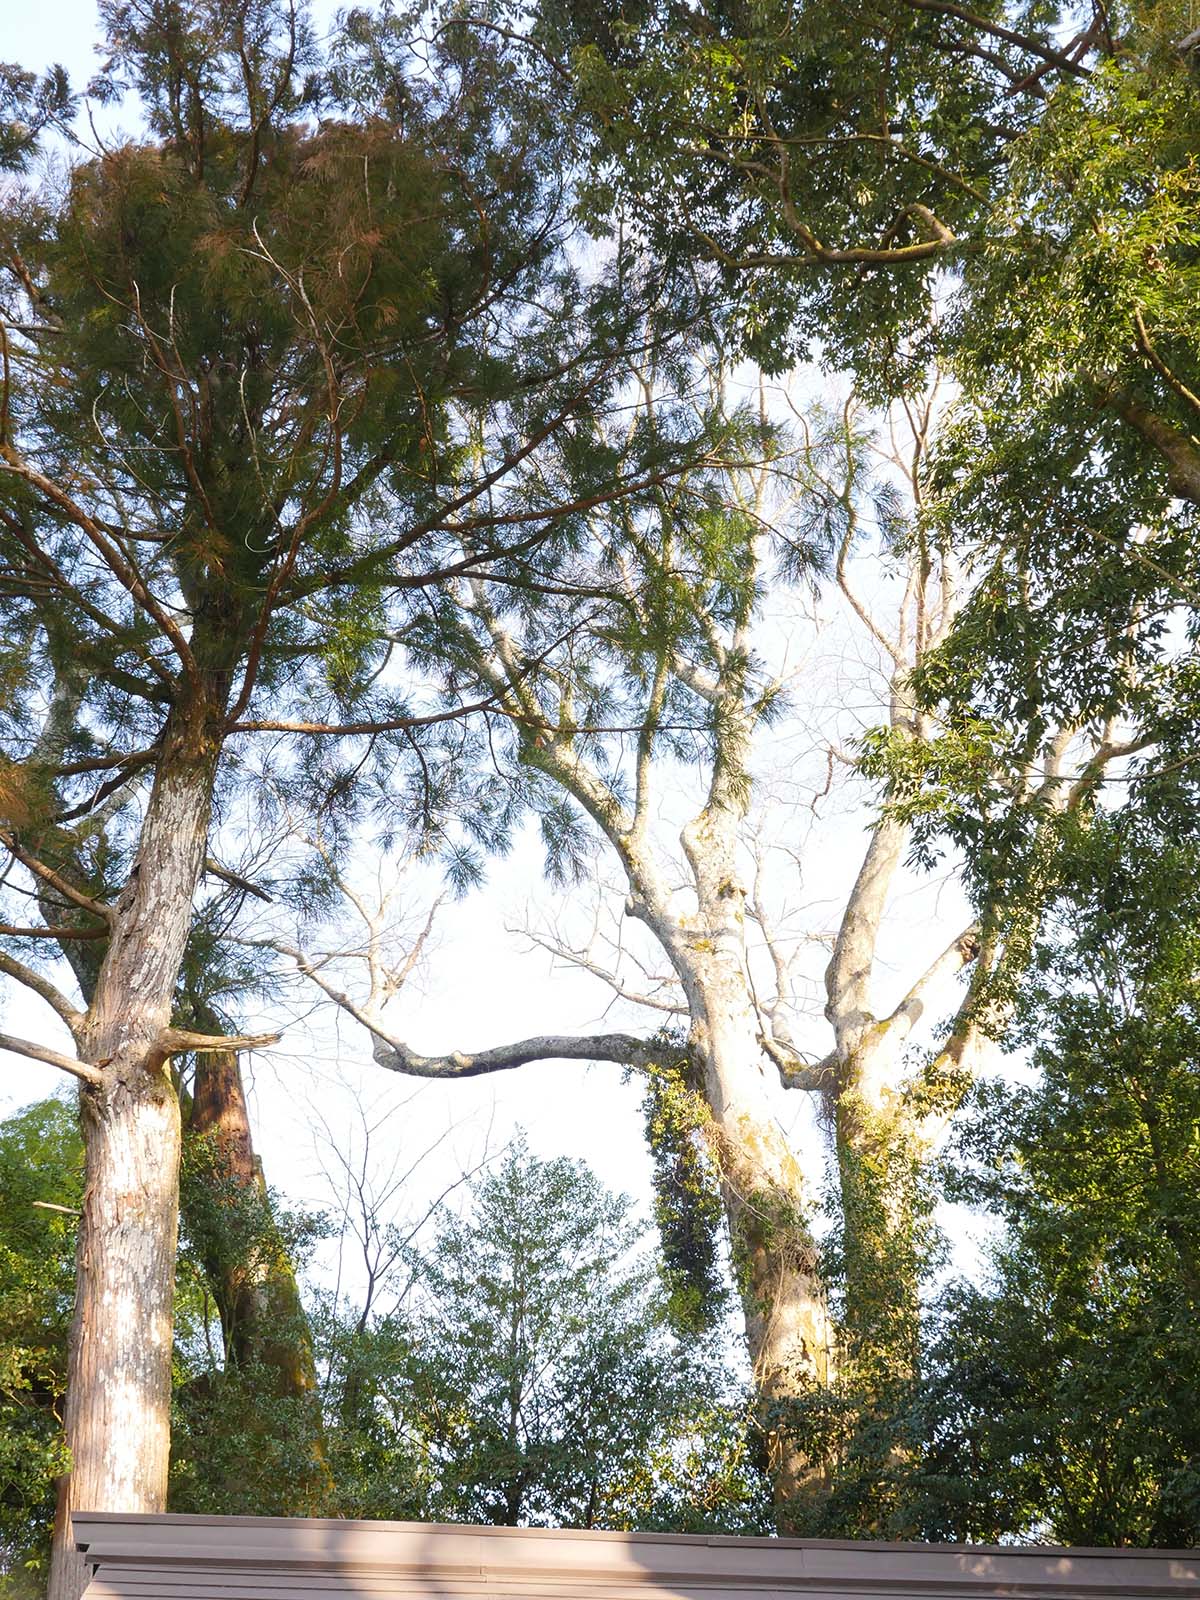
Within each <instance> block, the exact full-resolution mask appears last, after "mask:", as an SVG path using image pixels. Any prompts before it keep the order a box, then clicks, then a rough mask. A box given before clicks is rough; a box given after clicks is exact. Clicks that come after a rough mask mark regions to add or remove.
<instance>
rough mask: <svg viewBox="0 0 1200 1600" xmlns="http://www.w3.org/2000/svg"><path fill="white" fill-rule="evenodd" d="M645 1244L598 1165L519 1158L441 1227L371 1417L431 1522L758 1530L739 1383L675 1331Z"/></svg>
mask: <svg viewBox="0 0 1200 1600" xmlns="http://www.w3.org/2000/svg"><path fill="white" fill-rule="evenodd" d="M642 1238H643V1235H642V1231H641V1229H640V1228H639V1227H638V1226H637V1224H636V1223H635V1222H634V1220H633V1218H632V1217H631V1215H630V1208H629V1202H628V1201H627V1200H625V1199H623V1198H621V1197H618V1196H615V1195H612V1194H610V1193H608V1192H606V1191H605V1190H604V1189H603V1188H602V1187H601V1185H600V1184H599V1183H598V1182H597V1180H596V1179H595V1177H594V1176H593V1175H592V1174H591V1173H590V1172H589V1171H588V1170H587V1168H585V1167H583V1166H581V1165H579V1164H577V1163H572V1162H569V1161H566V1160H563V1159H557V1160H552V1161H540V1160H538V1159H536V1158H535V1157H533V1156H531V1155H530V1154H529V1153H528V1152H527V1150H526V1149H525V1148H524V1146H523V1145H520V1144H519V1145H517V1146H516V1147H514V1148H512V1149H510V1150H509V1151H508V1153H507V1154H506V1155H505V1156H504V1157H503V1158H502V1159H501V1161H500V1162H499V1164H498V1165H496V1166H495V1167H494V1168H493V1169H492V1170H491V1171H489V1172H488V1173H487V1174H486V1175H484V1176H483V1177H481V1178H479V1179H477V1180H475V1182H474V1183H473V1184H472V1185H471V1191H470V1207H469V1210H468V1212H467V1213H466V1215H464V1216H462V1217H454V1216H452V1215H449V1214H443V1216H442V1217H441V1219H440V1220H439V1223H438V1226H437V1231H436V1235H435V1237H434V1240H433V1242H432V1243H431V1245H430V1246H429V1248H428V1249H426V1250H424V1251H422V1252H420V1253H419V1255H418V1257H417V1259H416V1261H415V1264H414V1268H415V1282H414V1290H413V1299H412V1302H411V1303H410V1304H409V1305H408V1306H406V1307H405V1308H404V1309H403V1310H402V1311H401V1312H400V1313H398V1314H396V1315H395V1316H394V1317H392V1318H389V1319H386V1320H385V1323H384V1324H381V1325H380V1326H378V1327H377V1328H376V1329H375V1330H374V1337H375V1338H377V1339H380V1340H383V1341H385V1344H386V1347H387V1349H388V1351H389V1360H388V1362H387V1363H386V1365H385V1367H384V1369H383V1371H381V1372H380V1373H379V1375H378V1376H377V1378H376V1384H377V1387H376V1389H375V1393H374V1395H373V1407H374V1408H375V1409H376V1411H377V1412H382V1413H383V1414H385V1415H386V1414H390V1415H391V1416H392V1417H394V1418H395V1419H396V1421H395V1422H394V1423H393V1424H392V1426H393V1427H398V1428H399V1429H401V1430H403V1431H404V1432H406V1433H407V1434H408V1436H409V1439H410V1441H411V1443H410V1446H409V1455H410V1457H411V1458H415V1459H417V1460H419V1461H420V1462H421V1463H422V1465H423V1474H424V1477H425V1479H426V1483H427V1488H426V1498H425V1499H424V1501H423V1503H422V1506H421V1514H422V1515H424V1516H431V1517H433V1518H434V1519H436V1520H441V1521H463V1522H483V1523H501V1524H504V1525H507V1526H513V1527H516V1526H529V1525H530V1524H533V1525H542V1526H566V1527H617V1528H621V1527H646V1526H655V1525H661V1523H660V1522H659V1520H658V1519H661V1518H662V1517H663V1515H664V1512H667V1513H668V1515H669V1516H670V1519H671V1520H670V1525H672V1526H676V1527H680V1528H686V1527H689V1526H697V1525H699V1526H715V1527H726V1528H729V1527H738V1526H742V1527H745V1526H747V1525H748V1526H749V1527H750V1528H752V1529H756V1528H758V1527H759V1526H760V1523H759V1522H758V1521H757V1520H756V1511H757V1513H758V1515H759V1516H760V1515H761V1511H762V1509H763V1508H762V1505H761V1500H760V1501H759V1502H758V1503H757V1505H756V1500H755V1494H754V1488H753V1474H752V1473H748V1472H747V1469H746V1466H745V1464H744V1463H740V1462H739V1460H738V1457H739V1454H741V1455H744V1454H745V1451H746V1448H747V1446H746V1439H745V1433H744V1422H743V1420H742V1419H743V1417H744V1413H742V1411H741V1407H740V1405H739V1395H738V1393H737V1390H736V1387H735V1386H733V1385H732V1384H731V1383H730V1380H729V1379H728V1378H727V1376H726V1375H725V1374H724V1373H723V1371H722V1370H721V1365H720V1363H719V1362H714V1361H713V1358H712V1356H711V1355H709V1354H707V1353H706V1352H704V1351H701V1350H699V1349H694V1348H689V1347H688V1345H686V1344H684V1343H681V1342H680V1341H679V1340H678V1339H676V1338H675V1337H674V1336H673V1335H672V1333H671V1332H670V1329H669V1328H668V1326H667V1323H666V1318H665V1314H664V1305H663V1299H662V1295H661V1292H660V1291H659V1290H658V1288H657V1282H656V1273H655V1266H654V1262H653V1260H651V1259H647V1257H646V1255H645V1254H644V1252H642V1251H641V1250H640V1248H639V1247H640V1245H641V1241H642ZM360 1398H361V1397H360ZM743 1519H744V1520H743Z"/></svg>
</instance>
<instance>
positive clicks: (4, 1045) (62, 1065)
mask: <svg viewBox="0 0 1200 1600" xmlns="http://www.w3.org/2000/svg"><path fill="white" fill-rule="evenodd" d="M0 1050H11V1051H12V1052H13V1054H14V1055H18V1056H28V1057H29V1059H30V1060H31V1061H44V1062H45V1063H46V1065H47V1066H48V1067H58V1068H59V1069H60V1071H62V1072H69V1073H70V1074H71V1076H72V1077H74V1078H81V1079H82V1080H83V1082H84V1083H103V1082H104V1074H103V1073H102V1072H101V1071H99V1069H98V1068H96V1067H89V1066H88V1064H87V1062H86V1061H77V1060H76V1059H75V1057H74V1056H63V1055H60V1054H59V1053H58V1051H57V1050H47V1049H46V1048H45V1046H44V1045H40V1044H34V1043H33V1042H32V1041H31V1040H29V1039H17V1038H15V1037H14V1036H13V1035H12V1034H11V1033H0Z"/></svg>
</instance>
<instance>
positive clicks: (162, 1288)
mask: <svg viewBox="0 0 1200 1600" xmlns="http://www.w3.org/2000/svg"><path fill="white" fill-rule="evenodd" d="M205 709H207V708H203V709H201V710H199V711H197V712H194V713H193V715H192V716H191V717H188V716H187V715H181V714H179V713H178V712H177V713H173V715H172V719H171V722H170V724H169V725H168V729H167V732H166V735H165V737H164V740H163V746H162V752H161V756H160V760H159V766H158V770H157V773H156V775H155V781H154V786H153V788H152V790H151V794H150V799H149V802H148V805H147V811H146V817H145V821H144V823H143V826H142V835H141V841H140V847H139V850H138V855H137V859H136V861H135V863H134V865H133V867H132V868H131V870H130V873H129V877H128V879H127V881H126V884H125V887H124V889H123V890H122V892H121V895H120V897H119V899H118V900H117V903H116V905H115V907H114V908H113V916H112V924H111V933H110V936H109V940H108V948H107V950H106V952H105V956H104V961H103V964H102V966H101V968H100V973H99V977H98V979H97V982H96V992H95V995H94V997H93V998H92V1002H91V1004H90V1006H89V1007H88V1012H87V1016H86V1019H85V1022H84V1023H83V1025H82V1027H81V1029H80V1039H79V1052H80V1055H81V1057H82V1058H83V1059H84V1060H86V1061H88V1062H89V1063H90V1064H92V1065H93V1066H95V1067H97V1068H99V1069H100V1070H101V1071H102V1073H103V1080H102V1082H100V1083H99V1084H97V1085H91V1084H86V1085H84V1086H83V1088H82V1089H81V1091H80V1101H81V1116H82V1122H83V1134H84V1152H85V1159H86V1166H85V1182H84V1206H83V1216H82V1219H81V1224H80V1229H79V1241H78V1246H77V1252H76V1263H77V1278H76V1282H77V1290H76V1295H77V1299H76V1312H75V1317H74V1321H73V1323H72V1328H71V1340H70V1350H69V1356H68V1365H67V1406H66V1436H67V1445H68V1448H69V1449H70V1452H71V1471H70V1474H69V1476H67V1477H66V1478H64V1480H63V1481H62V1482H61V1483H60V1486H59V1494H58V1506H57V1513H56V1518H55V1528H54V1544H53V1550H52V1556H51V1568H50V1585H49V1596H48V1600H78V1596H79V1594H80V1592H81V1591H82V1588H83V1586H84V1582H85V1579H86V1571H85V1567H84V1563H83V1561H82V1559H81V1557H80V1556H79V1553H78V1552H77V1551H76V1549H75V1546H74V1541H73V1539H72V1537H71V1526H70V1517H71V1513H72V1512H73V1511H76V1510H79V1511H150V1512H153V1511H163V1510H164V1509H165V1508H166V1492H167V1469H168V1464H169V1459H170V1398H171V1343H172V1300H173V1295H174V1285H175V1247H176V1234H177V1227H178V1215H179V1159H180V1115H179V1103H178V1097H177V1095H176V1093H175V1089H174V1085H173V1083H172V1081H171V1076H170V1060H169V1051H170V1043H169V1039H168V1036H167V1030H168V1028H169V1026H170V1020H171V1009H172V1004H173V1001H174V995H175V986H176V983H177V981H178V978H179V971H180V967H181V964H182V961H183V953H184V947H185V945H186V943H187V937H188V932H189V930H190V927H191V921H192V897H193V894H194V893H195V888H196V884H197V882H198V881H199V877H200V872H201V869H202V866H203V862H204V854H205V844H206V839H207V834H208V824H209V816H210V809H211V798H212V786H213V779H214V775H215V771H216V761H217V754H218V749H219V745H218V741H217V738H216V736H215V734H214V733H213V732H212V730H211V727H210V723H209V720H208V718H207V717H206V716H205V714H204V710H205Z"/></svg>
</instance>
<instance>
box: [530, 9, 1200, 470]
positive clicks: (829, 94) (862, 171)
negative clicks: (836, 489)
mask: <svg viewBox="0 0 1200 1600" xmlns="http://www.w3.org/2000/svg"><path fill="white" fill-rule="evenodd" d="M531 16H532V18H533V21H532V24H531V25H532V27H533V29H534V31H535V34H536V36H537V37H539V38H540V39H541V40H542V41H543V43H544V46H545V48H546V49H547V50H549V51H551V52H552V53H555V54H556V55H557V57H558V58H559V59H560V61H561V62H562V64H563V68H564V70H569V71H571V72H572V73H573V74H574V76H575V79H576V82H577V84H578V86H579V92H580V94H581V97H582V101H583V103H584V104H585V106H587V107H588V108H589V109H590V111H591V113H592V118H593V128H594V133H595V146H594V152H595V154H594V187H593V204H594V214H595V215H596V216H597V218H598V219H605V218H608V217H610V216H611V214H612V212H613V209H614V207H617V208H621V209H623V210H625V211H626V212H627V213H628V214H630V215H631V216H634V217H636V219H637V224H638V225H639V226H641V227H644V228H645V229H647V230H648V232H649V233H650V234H651V236H652V237H653V238H654V241H655V244H656V246H657V247H658V248H660V249H662V250H664V251H674V252H675V254H676V256H677V258H683V259H692V260H696V261H698V262H699V263H701V264H702V265H703V268H704V269H707V270H708V271H711V272H712V273H713V275H714V276H715V277H717V278H719V279H720V280H721V281H722V283H723V284H724V285H725V287H726V288H727V290H730V291H732V298H733V303H734V307H735V309H734V318H735V321H736V323H737V325H738V326H739V328H740V329H741V331H742V334H743V337H744V338H745V340H746V342H747V346H748V348H749V349H750V351H751V352H752V353H753V354H754V355H755V356H756V357H757V358H758V359H760V360H762V361H763V362H764V363H766V364H767V365H768V366H769V367H770V368H771V369H772V370H779V369H780V368H781V367H782V366H783V365H786V363H787V362H788V360H790V359H793V358H794V357H795V356H796V355H797V354H798V353H801V352H805V351H807V350H808V349H809V348H811V347H812V345H813V344H814V343H815V342H819V344H820V346H821V347H822V349H823V350H824V352H825V354H826V356H827V357H828V358H829V359H830V360H831V361H832V362H833V363H835V364H837V365H843V366H846V367H849V368H850V369H851V370H853V371H855V372H856V373H857V374H858V376H859V378H860V381H863V382H866V383H869V384H871V385H872V386H873V389H874V393H875V395H876V396H878V394H879V393H880V392H882V393H885V394H887V395H892V394H895V393H896V392H898V390H899V389H907V388H908V387H909V386H910V385H911V384H912V383H913V382H915V383H917V384H918V385H919V384H920V383H921V382H922V381H923V380H924V376H925V374H926V372H927V370H928V366H929V362H930V360H931V358H934V359H937V360H938V361H939V362H940V363H941V364H942V365H943V366H945V367H947V368H949V369H950V370H952V371H953V373H954V375H955V376H956V377H957V378H958V379H959V380H960V381H961V382H963V383H964V385H965V387H966V390H967V399H968V403H969V405H970V406H971V409H972V410H973V411H974V413H975V415H976V417H977V419H978V421H979V423H980V426H981V428H982V429H983V430H984V431H985V432H986V433H987V434H988V435H990V437H991V439H992V441H993V442H994V443H995V444H997V445H998V446H999V448H1000V451H1001V453H1002V454H1003V455H1004V458H1005V468H1006V470H1009V471H1011V472H1013V473H1014V475H1015V476H1016V477H1018V478H1023V477H1026V476H1027V475H1028V472H1029V469H1030V466H1031V464H1032V463H1031V460H1030V456H1029V444H1030V437H1031V431H1035V432H1036V433H1038V434H1039V435H1040V436H1041V442H1042V451H1043V453H1041V454H1040V455H1039V456H1038V457H1037V458H1036V463H1037V470H1038V471H1039V473H1040V474H1041V476H1042V477H1043V479H1045V478H1047V477H1049V476H1054V477H1057V478H1058V479H1059V481H1060V482H1062V481H1063V480H1065V479H1066V478H1067V477H1068V476H1069V475H1070V472H1071V470H1072V468H1073V466H1074V465H1076V464H1077V463H1079V462H1081V461H1083V460H1085V459H1086V457H1087V455H1088V453H1089V452H1091V453H1093V454H1095V455H1096V456H1098V457H1100V458H1102V459H1104V460H1105V461H1106V463H1107V465H1108V469H1109V472H1110V475H1112V474H1113V473H1115V472H1133V473H1134V474H1135V475H1140V476H1144V477H1147V478H1149V479H1151V480H1157V482H1158V484H1159V486H1160V493H1161V487H1162V484H1163V480H1164V477H1165V478H1169V479H1170V483H1171V487H1172V492H1173V493H1176V494H1179V495H1182V496H1185V497H1187V498H1189V499H1191V500H1194V499H1195V497H1196V494H1197V490H1198V488H1200V480H1198V478H1197V466H1198V463H1200V457H1198V456H1197V449H1196V445H1195V442H1194V438H1193V437H1192V435H1193V434H1194V432H1195V423H1196V415H1195V413H1196V406H1197V402H1196V395H1195V391H1196V360H1197V350H1196V344H1195V325H1196V318H1195V304H1194V300H1193V298H1192V297H1193V295H1194V285H1193V282H1192V271H1191V267H1192V263H1193V262H1194V259H1195V248H1196V238H1195V225H1194V209H1195V208H1194V187H1193V185H1194V174H1193V172H1192V166H1193V163H1194V155H1195V150H1196V128H1197V123H1196V115H1197V107H1198V105H1200V100H1198V97H1197V82H1196V72H1195V59H1196V58H1195V50H1196V36H1195V32H1194V30H1192V29H1190V27H1189V23H1188V20H1187V16H1186V13H1185V12H1184V11H1183V10H1178V9H1176V8H1173V7H1148V6H1140V5H1134V6H1129V7H1126V8H1124V9H1123V10H1122V11H1120V12H1119V13H1113V12H1110V11H1108V10H1101V9H1098V8H1094V7H1093V8H1084V10H1083V11H1082V12H1079V11H1076V10H1075V9H1073V8H1071V7H1069V6H1056V7H1052V8H1050V9H1048V10H1047V9H1042V10H1039V9H1037V8H1032V7H1029V6H1025V5H1011V6H1007V5H989V6H986V7H982V8H975V9H967V8H963V7H961V6H955V5H951V4H946V3H943V0H905V3H904V5H903V6H902V8H901V9H900V10H899V11H896V10H895V9H889V8H886V7H881V6H879V5H877V4H875V3H874V0H867V3H863V4H858V3H856V4H854V5H851V6H846V5H841V4H827V3H826V0H806V3H804V4H803V5H786V6H785V5H778V4H775V3H772V0H766V3H763V0H747V3H744V4H734V5H726V4H721V5H715V4H714V5H707V4H704V5H700V6H697V7H686V8H685V7H679V6H675V5H672V4H661V5H659V4H654V3H648V4H635V5H630V6H628V7H624V8H622V11H621V13H620V15H619V17H618V18H617V19H613V18H611V17H610V16H609V14H608V13H607V12H606V11H605V10H604V9H603V8H592V7H576V6H571V7H561V6H558V5H555V4H542V5H540V6H537V7H533V8H531ZM650 194H653V195H654V199H655V203H654V205H653V206H649V207H648V206H646V205H645V201H646V199H647V197H648V196H649V195H650ZM939 305H940V306H941V307H942V308H943V311H944V312H948V314H943V315H940V316H938V317H936V318H931V316H930V312H931V310H932V309H935V308H937V307H938V306H939ZM1018 308H1019V310H1018ZM1051 444H1052V449H1051V450H1050V451H1049V452H1047V451H1046V447H1047V446H1048V445H1051Z"/></svg>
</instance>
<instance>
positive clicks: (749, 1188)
mask: <svg viewBox="0 0 1200 1600" xmlns="http://www.w3.org/2000/svg"><path fill="white" fill-rule="evenodd" d="M710 998H711V999H713V1000H714V1001H716V1005H714V1006H713V1009H714V1010H715V1009H716V1008H717V1005H720V1004H721V1002H720V1000H719V999H718V998H717V996H711V995H710ZM725 998H726V1000H727V1001H733V1000H734V996H733V995H732V994H730V993H729V992H728V991H726V997H725ZM738 1012H741V1013H742V1015H741V1016H738V1015H737V1013H738ZM752 1020H753V1019H752V1018H748V1017H747V1016H746V1015H745V1008H744V1005H743V1004H741V1003H738V1002H736V1001H735V1002H734V1004H732V1005H730V1006H729V1011H728V1012H727V1014H726V1015H725V1016H724V1017H721V1018H712V1019H711V1020H710V1021H709V1022H708V1024H706V1027H705V1028H704V1029H703V1030H694V1034H693V1041H694V1042H693V1048H694V1049H695V1050H696V1052H697V1054H698V1055H699V1056H700V1057H701V1059H702V1061H703V1063H704V1076H703V1081H704V1089H705V1098H706V1100H707V1102H708V1106H709V1110H710V1112H711V1115H712V1122H713V1131H714V1135H715V1143H716V1152H715V1153H716V1158H717V1164H718V1167H719V1170H720V1175H721V1191H722V1196H723V1199H724V1203H725V1215H726V1218H727V1221H728V1226H729V1236H730V1241H731V1245H732V1249H733V1261H734V1271H735V1274H736V1278H737V1284H738V1290H739V1293H740V1296H741V1301H742V1309H743V1313H744V1316H745V1323H746V1345H747V1350H748V1353H749V1356H750V1362H751V1368H752V1371H753V1375H754V1386H755V1391H756V1393H757V1395H758V1399H759V1403H760V1412H761V1419H762V1426H763V1430H764V1435H765V1438H766V1441H767V1453H768V1465H769V1471H770V1475H771V1482H772V1487H773V1493H774V1500H775V1507H776V1519H777V1522H778V1525H779V1530H780V1532H781V1533H786V1532H788V1531H789V1530H790V1529H791V1528H793V1527H795V1526H796V1525H797V1521H798V1519H799V1518H800V1516H801V1515H802V1513H803V1511H804V1510H805V1508H806V1507H808V1506H810V1505H811V1503H812V1502H813V1501H814V1499H818V1498H820V1496H821V1495H822V1494H823V1493H824V1490H825V1488H826V1474H825V1470H824V1464H823V1463H822V1462H821V1461H820V1460H818V1459H815V1458H814V1457H813V1455H812V1454H811V1452H810V1451H809V1450H808V1449H807V1448H806V1447H805V1446H804V1444H803V1443H802V1442H801V1440H800V1438H799V1436H798V1429H797V1420H798V1418H797V1411H798V1408H799V1407H800V1406H801V1405H802V1404H803V1403H804V1402H805V1401H806V1400H810V1399H811V1398H812V1397H813V1396H814V1395H815V1394H816V1393H818V1392H819V1391H820V1390H821V1389H823V1388H825V1387H826V1386H827V1385H828V1383H829V1382H830V1379H831V1377H832V1372H833V1365H834V1352H833V1338H832V1330H831V1325H830V1320H829V1310H828V1305H827V1302H826V1295H825V1289H824V1285H823V1282H822V1278H821V1272H820V1263H819V1259H818V1253H817V1247H816V1244H815V1241H814V1239H813V1236H812V1233H811V1230H810V1228H809V1224H808V1221H807V1217H806V1196H805V1186H804V1182H803V1175H802V1173H801V1170H800V1166H799V1163H798V1162H797V1160H796V1157H795V1155H794V1154H793V1153H792V1150H791V1149H790V1147H789V1145H788V1142H787V1140H786V1139H785V1137H784V1135H783V1133H782V1132H781V1131H780V1128H779V1125H778V1122H777V1120H776V1118H775V1115H774V1111H773V1107H772V1106H771V1104H770V1100H769V1097H768V1094H767V1088H766V1082H765V1080H764V1077H763V1073H762V1069H761V1059H762V1052H761V1050H760V1049H759V1047H758V1043H757V1039H756V1035H755V1032H754V1030H753V1027H752V1026H751V1027H748V1026H747V1025H746V1024H747V1023H748V1022H751V1023H752ZM714 1021H715V1022H716V1024H717V1025H716V1027H714V1026H713V1025H712V1024H713V1022H714ZM704 1033H706V1034H707V1037H706V1038H705V1037H703V1034H704Z"/></svg>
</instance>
